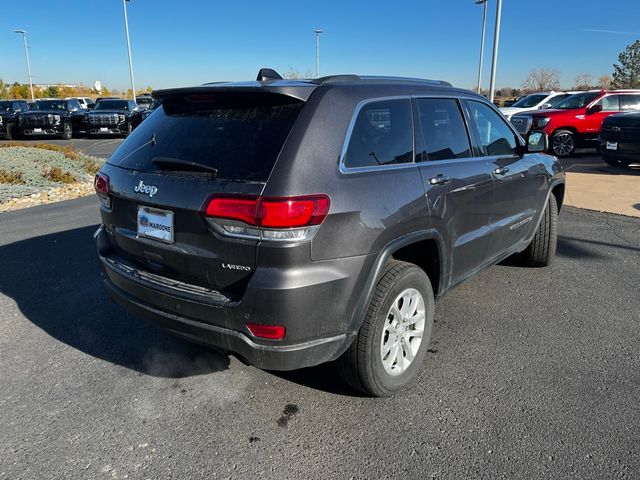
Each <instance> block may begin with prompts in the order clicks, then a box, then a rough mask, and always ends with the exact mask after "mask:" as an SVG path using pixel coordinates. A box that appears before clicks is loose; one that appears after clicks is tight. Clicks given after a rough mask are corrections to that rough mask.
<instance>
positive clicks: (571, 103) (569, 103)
mask: <svg viewBox="0 0 640 480" xmlns="http://www.w3.org/2000/svg"><path fill="white" fill-rule="evenodd" d="M598 95H600V94H599V93H598V92H593V93H576V94H574V95H570V96H568V97H567V98H565V99H564V100H563V101H561V102H559V103H556V104H555V105H554V106H553V108H561V109H563V110H570V109H573V108H583V107H586V106H587V105H588V104H589V103H591V102H592V101H593V100H595V98H596V97H597V96H598Z"/></svg>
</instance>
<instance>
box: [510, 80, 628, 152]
mask: <svg viewBox="0 0 640 480" xmlns="http://www.w3.org/2000/svg"><path fill="white" fill-rule="evenodd" d="M629 110H640V90H606V91H605V90H591V91H588V92H581V93H576V94H574V95H571V96H570V97H567V98H565V99H564V100H562V101H561V102H560V103H558V104H557V105H555V106H554V108H553V109H550V110H538V111H535V112H527V113H522V114H519V115H514V116H513V117H511V123H512V124H513V126H514V127H515V128H516V130H518V132H520V134H521V135H522V136H527V135H529V134H530V133H531V132H534V131H535V132H544V133H546V134H547V137H548V138H549V153H551V154H553V155H556V156H558V157H568V156H569V155H571V154H572V153H573V151H574V150H575V149H576V148H580V147H597V146H598V135H599V133H600V128H601V126H602V121H603V120H604V119H605V118H607V117H608V116H609V115H613V114H615V113H620V112H624V111H629Z"/></svg>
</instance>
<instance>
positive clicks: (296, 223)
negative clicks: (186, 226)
mask: <svg viewBox="0 0 640 480" xmlns="http://www.w3.org/2000/svg"><path fill="white" fill-rule="evenodd" d="M330 204H331V201H330V200H329V197H328V196H327V195H304V196H296V197H255V196H253V197H243V196H221V197H214V198H213V199H211V200H210V201H209V203H208V204H207V207H206V209H205V216H206V217H207V219H209V220H210V222H211V224H212V225H213V226H214V227H217V228H216V229H217V230H218V231H221V232H222V233H224V234H225V235H228V236H236V237H245V238H262V239H267V240H283V241H286V240H305V239H308V238H309V237H310V235H311V234H312V233H313V232H314V231H315V228H314V227H317V226H318V225H320V224H321V223H322V221H323V220H324V219H325V217H326V216H327V214H328V213H329V206H330Z"/></svg>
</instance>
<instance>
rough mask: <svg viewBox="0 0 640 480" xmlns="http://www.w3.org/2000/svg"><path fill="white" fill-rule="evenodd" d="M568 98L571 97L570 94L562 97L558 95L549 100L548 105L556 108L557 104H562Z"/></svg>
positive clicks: (564, 94)
mask: <svg viewBox="0 0 640 480" xmlns="http://www.w3.org/2000/svg"><path fill="white" fill-rule="evenodd" d="M568 96H569V94H568V93H563V94H562V95H556V96H555V97H553V98H552V99H551V100H549V101H548V102H547V103H550V104H551V106H554V105H555V104H556V103H560V102H561V101H562V100H564V99H565V98H567V97H568Z"/></svg>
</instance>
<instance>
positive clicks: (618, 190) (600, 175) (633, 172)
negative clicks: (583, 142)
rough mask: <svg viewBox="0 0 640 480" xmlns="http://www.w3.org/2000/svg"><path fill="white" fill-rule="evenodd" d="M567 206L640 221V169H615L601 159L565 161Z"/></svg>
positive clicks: (577, 158)
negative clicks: (625, 216) (634, 218)
mask: <svg viewBox="0 0 640 480" xmlns="http://www.w3.org/2000/svg"><path fill="white" fill-rule="evenodd" d="M562 164H563V166H564V168H565V170H566V172H567V189H566V193H565V200H564V204H565V205H571V206H573V207H578V208H587V209H589V210H597V211H599V212H609V213H617V214H620V215H627V216H630V217H638V218H640V168H631V169H629V168H622V167H611V166H610V165H607V164H606V163H605V162H604V161H602V159H601V158H600V157H599V156H596V155H585V156H580V157H573V158H570V159H563V160H562Z"/></svg>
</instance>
